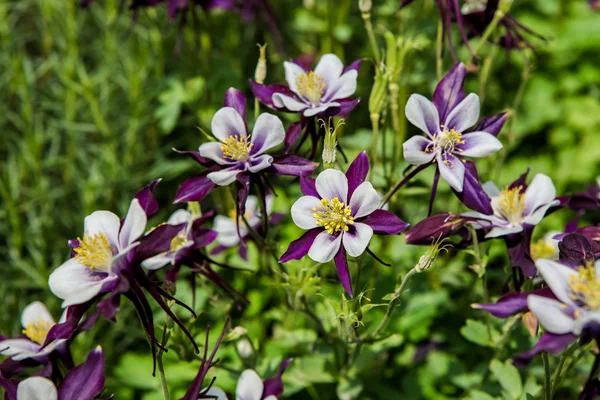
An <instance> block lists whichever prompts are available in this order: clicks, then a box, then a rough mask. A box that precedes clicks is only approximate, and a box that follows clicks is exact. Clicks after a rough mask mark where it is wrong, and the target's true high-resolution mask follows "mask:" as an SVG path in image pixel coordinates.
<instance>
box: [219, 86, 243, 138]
mask: <svg viewBox="0 0 600 400" xmlns="http://www.w3.org/2000/svg"><path fill="white" fill-rule="evenodd" d="M223 107H232V108H234V109H235V110H236V111H237V112H238V114H240V115H241V116H242V119H243V120H244V121H246V96H244V94H243V93H242V92H240V91H239V90H237V89H236V88H229V89H228V90H227V92H225V101H224V102H223ZM246 130H247V129H246Z"/></svg>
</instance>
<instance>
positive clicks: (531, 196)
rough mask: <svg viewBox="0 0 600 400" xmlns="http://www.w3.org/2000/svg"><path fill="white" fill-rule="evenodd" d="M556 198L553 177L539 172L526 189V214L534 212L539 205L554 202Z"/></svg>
mask: <svg viewBox="0 0 600 400" xmlns="http://www.w3.org/2000/svg"><path fill="white" fill-rule="evenodd" d="M555 198H556V189H555V188H554V184H553V183H552V179H550V177H548V176H547V175H544V174H537V175H536V176H534V177H533V180H532V181H531V183H530V184H529V186H528V187H527V190H525V215H529V214H532V213H533V212H534V211H535V210H537V209H538V208H539V207H542V206H544V205H546V204H549V203H552V202H553V201H554V199H555Z"/></svg>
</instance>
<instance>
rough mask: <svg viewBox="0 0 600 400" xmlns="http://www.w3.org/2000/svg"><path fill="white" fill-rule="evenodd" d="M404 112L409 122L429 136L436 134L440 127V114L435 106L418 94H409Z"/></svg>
mask: <svg viewBox="0 0 600 400" xmlns="http://www.w3.org/2000/svg"><path fill="white" fill-rule="evenodd" d="M405 114H406V118H407V119H408V120H409V121H410V123H411V124H413V125H414V126H416V127H417V128H419V129H420V130H421V131H423V132H425V133H426V134H428V135H429V136H433V135H435V134H437V132H438V131H439V129H440V116H439V114H438V110H437V108H435V106H434V105H433V103H432V102H431V101H429V100H428V99H427V98H425V97H424V96H421V95H420V94H413V95H411V96H410V98H409V99H408V102H407V103H406V109H405Z"/></svg>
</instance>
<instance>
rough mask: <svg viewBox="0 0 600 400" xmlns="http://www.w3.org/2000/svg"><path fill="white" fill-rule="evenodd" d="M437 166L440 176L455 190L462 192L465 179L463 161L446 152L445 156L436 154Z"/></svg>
mask: <svg viewBox="0 0 600 400" xmlns="http://www.w3.org/2000/svg"><path fill="white" fill-rule="evenodd" d="M437 162H438V168H439V169H440V174H441V175H442V178H444V180H445V181H446V182H448V184H449V185H450V187H451V188H452V189H454V190H456V191H457V192H462V190H463V183H464V180H465V166H464V165H463V162H462V161H461V160H460V159H458V158H457V157H455V156H454V155H452V154H446V157H445V158H442V156H440V155H438V156H437Z"/></svg>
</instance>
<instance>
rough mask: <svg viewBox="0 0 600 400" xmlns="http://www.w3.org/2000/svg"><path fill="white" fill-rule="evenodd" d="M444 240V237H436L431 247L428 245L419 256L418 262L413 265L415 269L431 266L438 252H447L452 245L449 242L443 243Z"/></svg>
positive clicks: (418, 270)
mask: <svg viewBox="0 0 600 400" xmlns="http://www.w3.org/2000/svg"><path fill="white" fill-rule="evenodd" d="M446 240H447V239H446V238H443V239H438V240H435V241H434V242H433V243H432V244H431V247H429V248H428V249H427V251H426V252H425V254H423V255H422V256H421V258H419V262H418V263H417V265H415V270H416V271H417V272H422V271H425V270H426V269H429V268H431V266H432V265H433V263H434V261H435V259H436V258H437V256H438V255H439V254H440V252H441V251H442V250H443V251H446V252H447V251H448V248H450V247H452V246H451V245H450V244H444V242H445V241H446Z"/></svg>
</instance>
